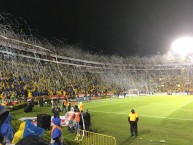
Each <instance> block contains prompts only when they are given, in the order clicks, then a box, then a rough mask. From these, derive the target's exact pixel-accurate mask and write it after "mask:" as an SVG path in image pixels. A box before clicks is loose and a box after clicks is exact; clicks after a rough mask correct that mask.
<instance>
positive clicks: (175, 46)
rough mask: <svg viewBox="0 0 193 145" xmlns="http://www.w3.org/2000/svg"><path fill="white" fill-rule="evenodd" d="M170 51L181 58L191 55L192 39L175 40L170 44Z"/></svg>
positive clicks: (192, 50) (192, 49) (192, 51)
mask: <svg viewBox="0 0 193 145" xmlns="http://www.w3.org/2000/svg"><path fill="white" fill-rule="evenodd" d="M172 51H173V52H174V53H177V54H179V55H181V56H186V55H188V54H191V53H193V38H192V37H184V38H180V39H177V40H175V41H174V42H173V43H172Z"/></svg>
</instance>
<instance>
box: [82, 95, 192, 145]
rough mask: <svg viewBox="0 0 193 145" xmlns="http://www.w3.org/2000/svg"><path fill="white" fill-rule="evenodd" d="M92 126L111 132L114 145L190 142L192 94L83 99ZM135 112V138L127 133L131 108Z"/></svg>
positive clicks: (176, 144)
mask: <svg viewBox="0 0 193 145" xmlns="http://www.w3.org/2000/svg"><path fill="white" fill-rule="evenodd" d="M84 104H85V108H87V109H89V111H90V113H91V115H92V128H94V129H97V130H98V132H99V133H102V134H107V135H110V136H113V137H115V138H116V140H117V144H118V145H156V144H160V140H165V143H162V144H168V145H192V144H193V143H192V141H193V135H192V131H193V96H140V97H129V98H125V99H118V98H117V99H106V100H99V101H95V102H91V103H84ZM132 108H133V109H135V111H136V112H137V113H138V114H139V122H138V131H139V136H138V137H137V138H135V137H130V131H129V124H128V121H127V117H128V114H129V113H130V110H131V109H132Z"/></svg>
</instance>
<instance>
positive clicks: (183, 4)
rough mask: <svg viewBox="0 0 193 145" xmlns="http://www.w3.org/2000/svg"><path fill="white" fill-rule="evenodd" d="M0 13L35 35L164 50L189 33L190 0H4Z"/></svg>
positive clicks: (138, 50)
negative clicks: (21, 24) (9, 16)
mask: <svg viewBox="0 0 193 145" xmlns="http://www.w3.org/2000/svg"><path fill="white" fill-rule="evenodd" d="M0 13H1V14H2V13H8V14H10V15H12V17H14V18H15V19H21V18H22V19H23V20H25V21H26V22H27V24H28V25H29V27H30V29H31V31H32V33H33V34H34V35H40V36H42V37H44V38H47V39H48V40H50V41H52V40H55V39H59V40H63V41H64V42H66V43H68V44H79V46H81V47H82V48H83V49H84V50H89V51H90V52H91V53H99V54H101V53H102V54H104V55H121V56H131V55H138V56H146V55H154V54H157V53H160V54H164V53H166V52H167V51H168V50H169V49H170V46H171V43H172V41H173V40H175V39H177V38H179V37H182V36H192V37H193V0H52V1H50V0H38V1H36V0H31V1H30V0H4V1H1V4H0ZM23 27H26V26H23ZM23 29H24V31H25V28H23ZM26 33H28V32H27V31H26Z"/></svg>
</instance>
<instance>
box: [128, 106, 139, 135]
mask: <svg viewBox="0 0 193 145" xmlns="http://www.w3.org/2000/svg"><path fill="white" fill-rule="evenodd" d="M138 120H139V117H138V114H137V113H136V112H135V110H134V109H132V110H131V113H129V116H128V122H129V123H130V132H131V137H132V136H134V134H135V136H136V137H137V136H138V131H137V122H138Z"/></svg>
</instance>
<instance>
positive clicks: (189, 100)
mask: <svg viewBox="0 0 193 145" xmlns="http://www.w3.org/2000/svg"><path fill="white" fill-rule="evenodd" d="M192 101H193V99H191V100H189V101H187V102H185V103H184V104H182V105H181V106H180V108H182V107H184V106H186V105H187V104H189V103H191V102H192Z"/></svg>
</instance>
